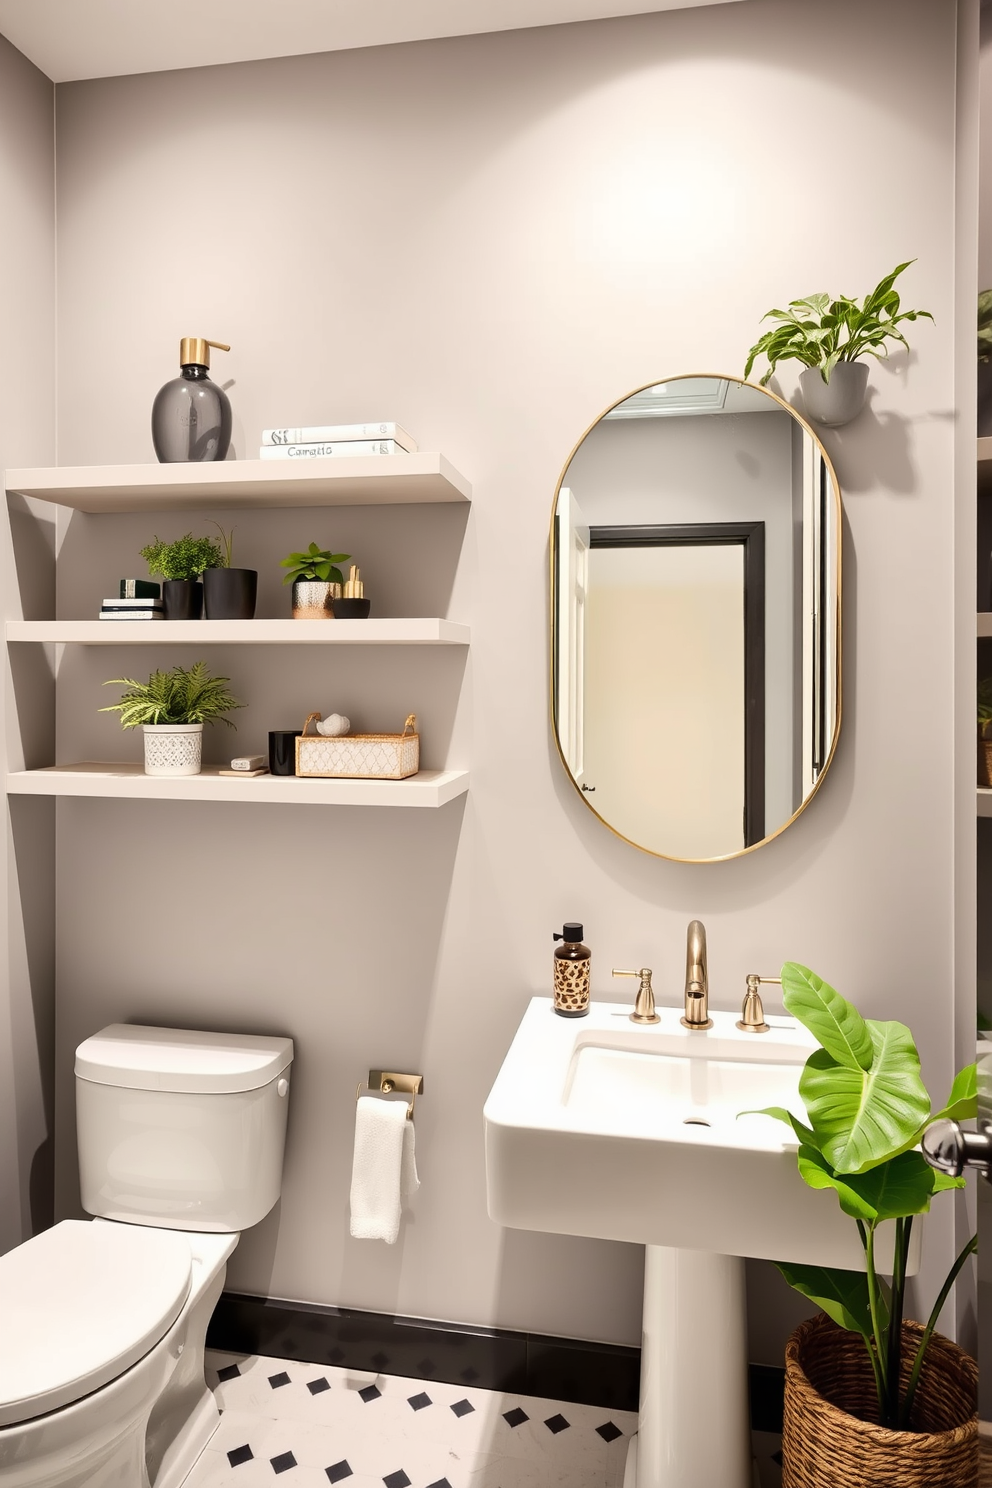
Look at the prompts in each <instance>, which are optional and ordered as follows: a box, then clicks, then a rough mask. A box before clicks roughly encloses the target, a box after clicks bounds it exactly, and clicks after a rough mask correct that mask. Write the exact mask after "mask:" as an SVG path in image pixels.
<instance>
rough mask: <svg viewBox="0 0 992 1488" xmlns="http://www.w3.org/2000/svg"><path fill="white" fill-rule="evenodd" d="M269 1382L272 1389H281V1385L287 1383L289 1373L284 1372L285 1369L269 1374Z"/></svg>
mask: <svg viewBox="0 0 992 1488" xmlns="http://www.w3.org/2000/svg"><path fill="white" fill-rule="evenodd" d="M269 1384H270V1385H271V1386H272V1388H273V1390H281V1389H282V1387H283V1385H288V1384H289V1375H288V1374H287V1373H286V1371H285V1369H284V1370H283V1371H282V1373H281V1374H270V1375H269Z"/></svg>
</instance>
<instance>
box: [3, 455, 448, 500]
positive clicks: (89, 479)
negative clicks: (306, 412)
mask: <svg viewBox="0 0 992 1488" xmlns="http://www.w3.org/2000/svg"><path fill="white" fill-rule="evenodd" d="M6 484H7V490H8V491H9V492H17V493H18V494H19V495H21V496H33V497H34V498H35V499H36V500H38V501H54V502H57V503H58V504H59V505H60V506H70V507H73V508H74V509H75V510H76V511H84V512H144V511H192V510H194V509H196V508H199V507H202V506H204V505H209V506H213V507H224V506H230V507H242V508H243V507H273V506H364V505H369V506H400V505H407V504H411V505H412V504H415V503H418V502H439V501H470V500H471V497H472V487H471V485H470V484H469V482H468V481H467V480H466V479H465V477H464V476H463V475H460V474H459V472H458V471H457V470H456V469H455V468H454V466H453V465H450V464H449V463H448V461H447V460H446V459H445V458H444V456H443V455H439V454H432V453H430V452H428V453H420V454H416V455H366V456H360V457H358V458H351V459H348V458H345V457H338V456H332V457H330V458H325V459H321V460H305V461H301V462H300V463H299V464H293V463H292V462H291V461H288V460H287V461H282V460H218V461H217V462H215V463H206V464H190V465H59V466H54V467H52V468H50V469H47V470H46V469H40V470H8V471H7V475H6Z"/></svg>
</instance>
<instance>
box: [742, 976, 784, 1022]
mask: <svg viewBox="0 0 992 1488" xmlns="http://www.w3.org/2000/svg"><path fill="white" fill-rule="evenodd" d="M766 984H767V985H769V986H778V987H781V985H782V978H781V977H763V976H758V974H757V972H756V971H749V972H748V974H747V991H746V992H745V993H744V1005H743V1007H742V1008H741V1015H740V1017H739V1018H738V1020H737V1027H738V1028H739V1029H740V1030H741V1033H767V1032H768V1030H769V1024H767V1023H766V1022H765V1010H764V1008H763V1007H762V1005H761V993H760V992H759V991H758V988H759V987H763V986H765V985H766Z"/></svg>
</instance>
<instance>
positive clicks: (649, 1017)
mask: <svg viewBox="0 0 992 1488" xmlns="http://www.w3.org/2000/svg"><path fill="white" fill-rule="evenodd" d="M613 975H614V976H636V977H640V979H641V980H640V986H639V987H638V989H637V997H636V998H635V1000H634V1011H633V1012H632V1013H631V1014H630V1021H631V1023H660V1022H661V1019H660V1018H659V1016H658V1014H657V1013H656V1012H655V1010H654V990H653V988H652V986H651V968H650V966H642V967H641V969H640V971H614V973H613Z"/></svg>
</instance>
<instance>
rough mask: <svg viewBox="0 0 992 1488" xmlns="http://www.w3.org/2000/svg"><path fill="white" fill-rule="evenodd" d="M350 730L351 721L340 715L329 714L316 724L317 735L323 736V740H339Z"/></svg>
mask: <svg viewBox="0 0 992 1488" xmlns="http://www.w3.org/2000/svg"><path fill="white" fill-rule="evenodd" d="M350 728H351V719H350V718H345V717H344V715H343V714H341V713H331V714H330V716H329V717H327V718H324V719H322V720H320V721H319V722H318V724H317V732H318V734H323V736H324V738H325V739H340V737H341V736H342V734H346V733H347V732H348V730H349V729H350Z"/></svg>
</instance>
